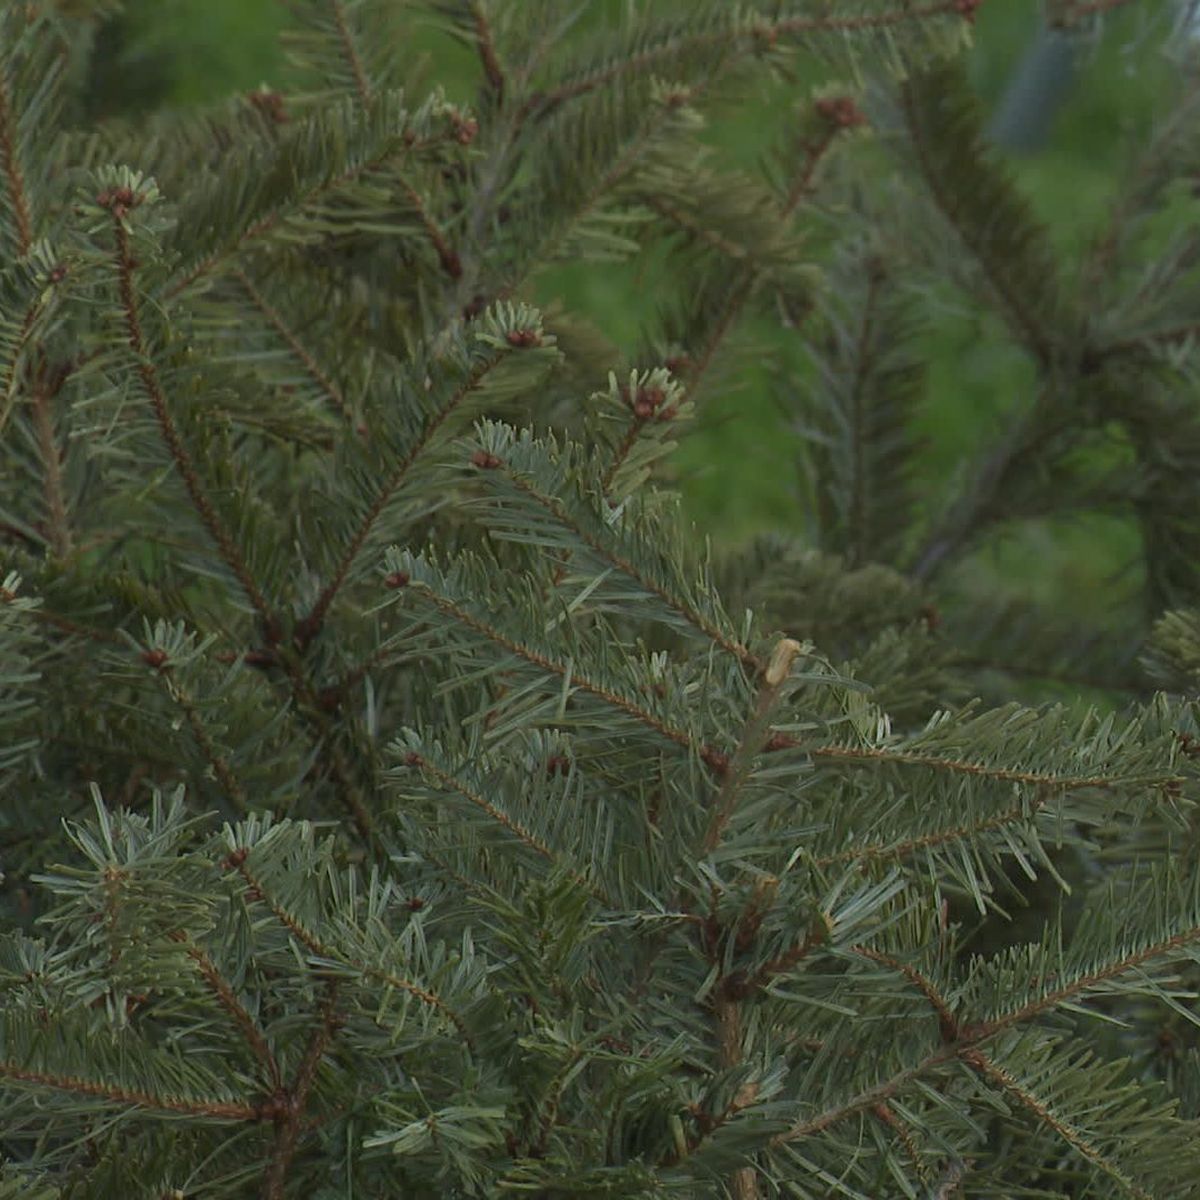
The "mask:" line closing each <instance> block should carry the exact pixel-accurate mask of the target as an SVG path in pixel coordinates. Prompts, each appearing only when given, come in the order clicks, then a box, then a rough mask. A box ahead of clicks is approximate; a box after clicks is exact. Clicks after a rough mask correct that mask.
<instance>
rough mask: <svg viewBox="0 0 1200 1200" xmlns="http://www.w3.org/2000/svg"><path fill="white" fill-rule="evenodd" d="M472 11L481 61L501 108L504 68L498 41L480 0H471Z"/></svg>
mask: <svg viewBox="0 0 1200 1200" xmlns="http://www.w3.org/2000/svg"><path fill="white" fill-rule="evenodd" d="M470 11H471V14H472V16H473V17H474V18H475V45H476V47H477V48H478V50H479V61H480V63H481V64H482V66H483V73H484V76H485V77H486V79H487V81H488V86H489V87H490V88H491V89H492V91H493V93H494V94H495V96H496V107H497V108H501V107H503V105H504V70H503V68H502V67H501V66H500V58H499V56H498V55H497V53H496V43H495V42H494V41H493V40H492V27H491V25H490V24H489V22H488V19H487V13H485V12H484V10H483V7H482V5H481V4H480V3H479V0H470Z"/></svg>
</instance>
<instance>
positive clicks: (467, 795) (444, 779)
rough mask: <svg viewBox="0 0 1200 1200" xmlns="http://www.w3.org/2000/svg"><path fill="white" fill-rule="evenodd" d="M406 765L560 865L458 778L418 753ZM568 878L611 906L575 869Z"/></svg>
mask: <svg viewBox="0 0 1200 1200" xmlns="http://www.w3.org/2000/svg"><path fill="white" fill-rule="evenodd" d="M404 765H405V766H408V767H416V768H418V769H419V770H421V771H422V772H424V773H426V774H428V775H429V776H431V777H432V778H433V779H434V780H436V781H437V783H438V784H439V785H440V786H441V787H443V788H445V789H446V790H447V791H452V792H456V793H457V794H458V795H460V796H461V797H462V798H463V799H464V800H466V801H467V803H468V804H470V805H472V806H473V807H474V808H476V809H478V810H479V811H480V812H482V813H483V814H484V815H485V816H486V817H488V818H489V819H490V820H492V821H494V822H495V823H496V824H497V825H499V826H500V827H501V828H502V829H505V830H506V831H507V832H508V833H509V834H510V835H511V836H512V837H514V838H516V840H517V841H518V842H520V843H521V844H522V845H523V846H528V847H529V849H530V850H532V851H533V852H534V853H535V854H538V855H540V856H541V857H542V858H544V859H546V861H547V862H550V863H553V864H554V865H555V866H560V865H561V863H560V860H559V855H558V853H557V852H556V851H555V850H552V849H551V848H550V847H549V846H548V845H546V843H545V842H543V841H542V840H541V839H540V838H538V837H536V836H535V835H534V834H533V833H531V832H530V831H529V830H528V829H526V828H525V826H523V825H522V824H521V823H520V822H519V821H517V820H515V819H514V818H513V817H511V816H509V814H508V813H506V812H504V811H502V810H501V809H499V808H497V807H496V806H495V805H494V804H492V803H491V801H489V800H488V799H487V798H486V797H484V796H482V795H480V794H479V793H478V792H476V791H474V790H472V789H471V788H470V787H468V786H467V784H465V783H464V782H463V781H462V780H461V779H459V778H458V777H457V776H455V775H453V774H451V773H450V772H449V771H443V770H442V769H441V768H440V767H438V766H437V765H436V764H435V763H433V762H431V761H430V760H429V759H428V758H426V757H425V756H423V755H421V754H418V753H417V752H416V751H415V750H414V751H410V752H409V753H408V754H406V755H405V757H404ZM566 875H567V877H568V878H569V879H571V880H573V881H574V882H575V883H577V884H579V886H580V887H582V888H585V889H586V890H587V891H588V892H590V893H591V894H592V895H593V896H595V897H596V898H597V899H598V900H600V901H601V902H602V903H604V904H607V905H610V907H611V901H609V899H608V897H607V896H605V895H604V893H603V892H602V891H601V890H600V889H598V888H597V887H596V886H595V885H594V884H592V883H590V882H589V881H588V880H587V879H585V878H584V877H583V876H582V875H580V874H579V872H578V871H576V870H575V868H574V867H571V866H568V867H566Z"/></svg>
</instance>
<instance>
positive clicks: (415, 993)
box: [221, 849, 472, 1045]
mask: <svg viewBox="0 0 1200 1200" xmlns="http://www.w3.org/2000/svg"><path fill="white" fill-rule="evenodd" d="M248 857H249V851H248V850H245V849H238V850H234V851H233V852H232V853H231V854H229V855H228V856H227V857H226V858H225V860H224V861H223V862H222V864H221V865H222V866H223V867H224V868H225V869H226V870H234V871H237V873H238V874H239V875H240V876H241V877H242V879H244V880H245V882H246V885H247V889H248V891H247V900H249V901H253V900H261V901H262V902H263V903H264V904H265V905H266V906H267V908H268V909H270V911H271V913H272V915H273V916H274V917H275V919H276V920H277V921H278V922H279V923H280V924H281V925H282V926H283V927H284V928H285V929H287V930H288V932H289V933H291V934H292V936H293V937H295V938H296V940H297V941H298V942H300V944H301V945H302V946H304V948H305V949H306V950H307V951H308V952H309V953H310V954H312V955H313V956H314V957H316V958H323V959H326V960H328V961H330V962H335V963H343V964H345V965H346V966H349V967H353V968H354V970H356V971H359V972H360V973H361V974H362V975H364V976H366V977H367V978H369V979H377V980H378V981H379V982H380V983H385V984H387V985H389V986H390V987H394V988H395V989H396V990H397V991H401V992H404V993H406V994H407V995H409V996H412V997H413V998H414V999H416V1000H419V1001H421V1003H422V1004H425V1005H428V1006H429V1007H430V1008H432V1009H434V1010H436V1011H437V1012H439V1013H441V1014H442V1015H443V1016H444V1017H445V1018H446V1019H447V1020H448V1021H449V1022H450V1023H451V1024H452V1025H453V1026H454V1027H455V1029H457V1030H458V1032H459V1033H460V1034H462V1036H463V1039H464V1040H465V1041H466V1042H467V1043H468V1045H470V1044H472V1039H471V1036H470V1034H469V1033H468V1032H467V1027H466V1023H465V1022H464V1021H463V1019H462V1017H460V1016H459V1015H458V1013H456V1012H455V1011H454V1010H453V1009H452V1008H451V1007H450V1006H449V1005H448V1004H447V1003H446V1002H445V1001H444V1000H443V999H442V998H441V997H440V996H437V995H435V994H434V993H433V992H431V991H429V990H428V989H426V988H423V987H421V986H420V985H419V984H416V983H413V982H412V981H411V980H409V979H401V978H400V977H399V976H397V975H393V974H391V973H390V972H389V971H384V970H382V969H381V968H379V967H375V966H372V965H370V964H369V963H358V962H354V961H353V960H351V959H348V958H346V957H345V956H344V955H341V954H338V953H337V951H336V950H334V949H333V947H331V946H327V945H325V943H324V942H322V941H321V940H320V939H319V938H318V937H317V936H316V934H314V933H312V932H311V931H310V930H309V929H307V928H305V926H304V925H303V924H302V923H301V922H300V921H299V920H297V919H296V917H294V916H293V915H292V914H291V913H290V912H288V910H287V909H286V908H285V907H284V906H283V905H282V904H281V903H280V902H279V901H278V900H276V899H274V898H273V897H272V896H271V895H270V893H269V892H268V890H267V888H266V886H265V885H264V884H263V882H262V880H260V879H259V878H258V877H257V876H256V875H254V874H253V873H252V872H251V871H250V869H249V868H248V867H247V866H246V859H247V858H248Z"/></svg>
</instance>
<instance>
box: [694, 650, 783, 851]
mask: <svg viewBox="0 0 1200 1200" xmlns="http://www.w3.org/2000/svg"><path fill="white" fill-rule="evenodd" d="M800 650H801V646H800V643H799V642H797V641H794V640H793V639H792V638H780V640H779V641H778V642H777V643H776V644H775V648H774V650H772V652H771V661H770V662H769V663H768V664H767V666H766V669H765V670H764V671H763V672H762V684H761V687H760V688H759V692H758V698H757V699H756V700H755V703H754V711H753V712H752V713H751V714H750V717H749V719H748V720H747V721H746V724H745V727H744V728H743V730H742V736H741V739H740V740H739V742H738V747H737V749H736V750H735V751H734V754H733V759H732V761H731V762H730V764H729V769H728V770H727V771H726V772H725V773H724V778H723V779H722V781H721V789H720V791H719V792H718V793H717V797H716V800H715V801H714V802H713V806H712V815H711V816H710V817H709V821H708V828H707V829H706V830H705V832H704V840H703V842H702V843H701V846H700V853H701V854H704V855H708V854H711V853H712V852H713V851H714V850H715V849H716V848H717V846H718V845H719V844H720V841H721V835H722V834H723V833H724V831H725V826H726V825H728V823H729V821H730V820H731V819H732V817H733V814H734V812H735V810H736V809H737V802H738V796H739V794H740V792H741V788H742V784H743V783H744V782H745V780H746V776H747V774H748V773H749V771H750V768H751V766H752V765H753V762H754V759H755V756H756V755H757V754H758V753H759V751H760V750H761V749H762V748H763V745H764V744H765V742H766V741H767V738H768V736H769V734H770V726H769V721H770V716H771V710H772V709H773V708H774V707H775V701H776V700H778V698H779V691H780V688H782V687H783V684H784V681H785V680H786V679H787V677H788V673H789V672H790V670H791V667H792V663H793V661H794V660H795V658H796V655H797V654H799V653H800Z"/></svg>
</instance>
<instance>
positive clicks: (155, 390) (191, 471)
mask: <svg viewBox="0 0 1200 1200" xmlns="http://www.w3.org/2000/svg"><path fill="white" fill-rule="evenodd" d="M99 199H100V200H101V201H102V202H104V201H107V204H106V207H108V208H109V209H110V210H111V211H112V214H113V231H114V235H115V238H116V244H117V280H118V286H119V290H120V295H121V306H122V308H123V309H124V312H125V329H126V335H127V338H128V342H129V348H130V350H131V351H132V352H133V356H134V360H135V362H136V364H137V367H136V370H137V374H138V378H139V379H140V380H141V382H142V389H143V391H144V392H145V394H146V398H147V399H148V400H149V401H150V406H151V408H152V409H153V410H154V416H155V418H156V420H157V421H158V427H159V431H160V432H161V434H162V438H163V441H164V442H165V443H166V446H167V449H168V451H169V452H170V455H171V458H172V460H173V461H174V463H175V468H176V470H177V471H178V472H179V475H180V478H181V479H182V480H183V484H184V487H185V488H186V489H187V493H188V496H189V498H190V499H191V502H192V507H193V508H194V509H195V510H196V513H197V515H198V516H199V517H200V520H201V522H202V523H203V524H204V527H205V528H206V529H207V530H208V532H209V536H210V537H211V538H212V539H213V541H214V542H215V543H216V546H217V549H218V551H219V552H220V554H221V557H222V558H223V559H224V560H225V563H226V565H227V566H228V567H229V569H230V570H231V571H232V572H233V574H234V577H235V578H236V579H237V581H238V583H239V584H241V587H242V591H243V592H244V593H245V595H246V598H247V599H248V600H249V601H250V603H251V605H252V606H253V607H254V609H255V611H256V612H257V613H258V614H259V616H260V617H261V618H262V619H263V620H264V622H268V623H269V622H270V621H271V619H272V614H271V609H270V606H269V605H268V604H267V601H266V598H265V597H264V596H263V594H262V593H261V592H260V591H259V589H258V585H257V584H256V583H255V582H254V579H253V577H252V576H251V574H250V571H249V568H248V567H247V566H246V563H245V561H244V560H243V559H242V556H241V553H240V552H239V550H238V548H237V546H236V544H235V543H234V540H233V538H232V536H231V535H230V533H229V531H228V530H227V529H226V528H225V526H224V525H223V524H222V522H221V519H220V517H219V516H218V515H217V512H216V510H215V509H214V508H213V506H212V503H211V502H210V501H209V499H208V496H207V495H206V494H205V492H204V487H203V485H202V484H201V482H200V476H199V474H198V473H197V471H196V467H195V464H194V463H193V462H192V459H191V455H189V454H188V451H187V448H186V447H185V446H184V444H183V439H182V438H181V437H180V435H179V431H178V429H176V427H175V422H174V420H173V419H172V417H171V413H170V410H169V409H168V407H167V400H166V396H165V395H164V393H163V389H162V384H161V383H160V381H159V378H158V372H157V370H156V369H155V366H154V361H153V359H152V358H151V356H150V353H149V349H148V347H147V346H146V342H145V338H144V337H143V335H142V326H141V318H140V316H139V313H138V300H137V293H136V291H135V289H134V286H133V272H134V267H135V264H134V259H133V250H132V247H131V246H130V243H129V233H128V231H127V230H126V228H125V222H124V211H125V209H126V208H127V207H128V206H131V205H132V204H134V203H136V197H135V196H133V194H132V193H130V192H128V191H127V190H125V189H114V190H113V191H111V192H105V193H103V194H102V195H101V197H100V198H99Z"/></svg>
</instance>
